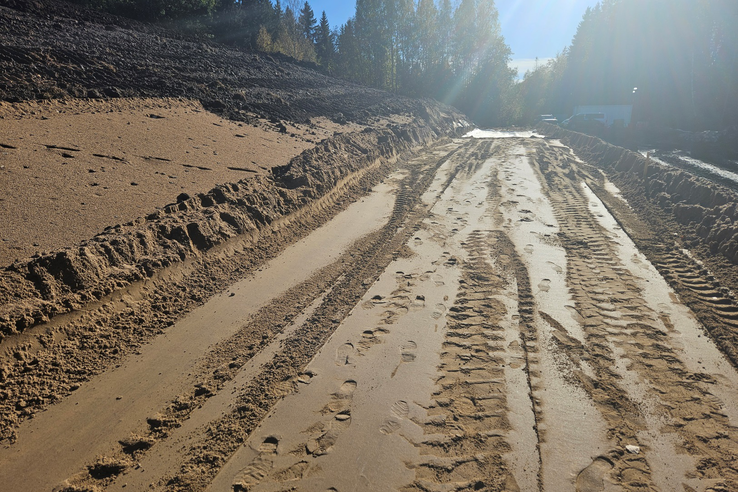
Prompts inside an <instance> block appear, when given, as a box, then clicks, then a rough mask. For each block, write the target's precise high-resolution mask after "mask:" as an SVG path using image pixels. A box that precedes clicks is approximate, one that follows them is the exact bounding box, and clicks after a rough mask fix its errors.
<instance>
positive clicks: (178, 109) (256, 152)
mask: <svg viewBox="0 0 738 492" xmlns="http://www.w3.org/2000/svg"><path fill="white" fill-rule="evenodd" d="M315 121H316V123H315V124H307V125H301V124H297V125H289V124H288V125H287V126H283V129H284V130H283V131H280V129H281V128H278V127H277V125H275V124H272V123H269V122H267V121H265V120H258V119H256V118H255V119H254V120H253V123H252V124H245V123H238V122H233V121H228V120H224V119H222V118H219V117H218V116H216V115H214V114H212V113H210V112H208V111H206V110H205V109H204V108H203V107H202V105H201V104H200V103H198V102H195V101H188V100H177V99H122V100H113V101H81V100H68V101H49V102H44V103H17V104H11V103H3V104H0V135H1V137H0V146H2V147H0V155H2V163H0V166H2V168H1V169H0V189H2V190H3V193H2V196H1V197H0V214H2V216H3V221H2V223H0V265H3V266H4V265H8V264H10V263H11V262H12V261H14V260H16V259H20V258H24V257H28V256H31V255H32V254H34V253H37V252H43V251H51V250H54V249H59V248H62V247H64V246H72V245H74V244H76V243H78V242H80V241H82V240H83V239H87V238H90V237H92V236H94V235H95V234H97V233H99V232H101V231H102V230H103V229H104V228H105V227H108V226H114V225H116V224H123V223H125V222H130V221H132V220H135V219H137V218H138V217H141V216H144V215H147V214H149V213H152V212H153V211H155V210H156V209H158V208H162V207H163V206H165V205H167V204H169V203H172V202H174V201H175V199H176V198H177V196H178V195H180V194H181V193H186V194H188V195H194V194H196V193H199V192H202V191H206V190H209V189H211V188H212V187H214V186H215V185H217V184H223V183H229V182H234V181H238V180H239V179H241V178H243V177H244V176H248V175H250V174H257V173H258V174H265V173H266V174H267V175H268V174H269V171H270V169H271V168H272V167H274V166H284V165H286V164H287V163H288V162H289V161H290V159H291V158H293V157H295V156H296V155H298V154H300V153H301V152H302V151H304V150H305V149H307V148H311V147H312V146H314V145H315V144H316V143H318V142H320V141H322V140H323V139H325V138H327V137H332V136H333V133H334V132H335V131H356V130H360V129H361V128H362V127H361V126H359V125H338V124H335V123H332V122H330V121H329V120H326V119H316V120H315Z"/></svg>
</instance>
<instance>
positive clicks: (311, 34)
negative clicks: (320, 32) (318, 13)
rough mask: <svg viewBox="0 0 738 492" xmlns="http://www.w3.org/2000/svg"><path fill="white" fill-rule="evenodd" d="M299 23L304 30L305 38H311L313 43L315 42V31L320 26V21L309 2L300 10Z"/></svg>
mask: <svg viewBox="0 0 738 492" xmlns="http://www.w3.org/2000/svg"><path fill="white" fill-rule="evenodd" d="M298 23H299V24H300V29H301V30H302V35H303V36H304V37H305V39H307V40H309V41H310V42H311V43H315V31H316V29H317V28H318V23H317V21H316V20H315V14H314V13H313V9H312V8H311V7H310V4H309V3H307V2H305V5H304V6H303V7H302V10H300V17H299V18H298Z"/></svg>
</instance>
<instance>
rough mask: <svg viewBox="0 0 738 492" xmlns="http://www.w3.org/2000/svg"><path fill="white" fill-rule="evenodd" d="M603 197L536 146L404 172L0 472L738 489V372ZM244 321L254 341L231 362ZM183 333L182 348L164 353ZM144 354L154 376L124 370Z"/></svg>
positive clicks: (581, 170)
mask: <svg viewBox="0 0 738 492" xmlns="http://www.w3.org/2000/svg"><path fill="white" fill-rule="evenodd" d="M476 136H477V137H489V136H490V134H485V133H477V134H476ZM599 185H602V186H599ZM593 189H596V190H598V192H599V193H609V195H608V196H606V197H604V196H597V195H596V194H595V193H594V192H593V191H592V190H593ZM605 190H609V191H605ZM393 195H394V196H393ZM616 195H617V190H615V189H614V188H613V187H612V186H610V185H607V183H603V182H602V177H601V176H600V175H599V174H598V173H595V172H593V170H592V169H591V168H589V166H587V165H585V164H584V163H582V162H580V161H578V159H577V158H576V157H575V156H574V155H573V153H572V152H571V151H570V150H569V149H568V148H566V147H564V146H562V145H561V144H558V143H557V142H556V141H551V140H543V139H539V138H530V137H525V138H523V137H512V138H473V139H459V140H456V141H453V142H451V143H447V144H445V145H442V146H438V147H436V148H434V149H431V150H429V151H428V152H426V153H425V154H423V155H420V156H418V157H417V158H415V159H413V160H411V161H409V162H404V163H400V164H399V166H398V170H397V171H396V172H395V173H394V174H392V175H391V177H390V178H389V179H387V180H386V181H385V182H384V183H383V184H382V185H380V186H379V187H377V188H376V189H375V190H374V192H373V193H372V194H371V195H370V196H369V197H367V198H366V199H364V201H363V202H359V203H357V204H355V205H353V206H352V207H350V208H349V209H348V210H347V211H346V212H343V213H342V214H340V215H339V216H338V217H337V218H336V219H334V221H333V222H331V223H329V224H328V225H326V226H325V227H323V228H321V229H318V230H316V231H315V232H314V233H313V234H312V235H311V236H310V237H309V238H308V239H306V240H305V241H304V242H302V243H299V244H297V245H295V246H294V247H293V248H290V249H289V250H287V251H286V252H285V253H284V254H283V255H282V256H281V257H280V258H279V259H278V260H275V261H274V262H272V264H270V265H268V266H267V267H265V268H264V269H263V270H262V271H261V272H259V274H258V275H256V277H254V278H252V279H247V280H245V281H243V282H242V283H240V284H237V285H236V286H234V287H233V288H232V289H231V291H232V292H233V294H234V295H233V296H229V295H228V294H226V295H224V296H219V297H216V298H214V299H213V300H211V301H210V302H209V303H207V304H205V306H203V307H202V308H201V309H198V310H197V311H195V312H193V313H192V314H191V315H189V316H187V317H186V318H184V319H182V320H181V321H180V322H179V323H178V324H176V325H174V326H172V327H171V328H170V329H169V330H168V331H167V332H166V333H165V334H163V335H162V336H161V339H160V340H157V341H155V342H154V343H152V344H151V345H150V346H147V347H144V348H142V350H141V351H140V352H141V353H140V354H138V355H137V356H136V357H133V358H131V359H128V360H127V361H126V362H125V363H124V364H122V365H121V366H120V367H118V368H116V369H114V370H111V371H109V372H107V373H105V374H103V375H101V376H100V377H98V378H96V379H94V380H92V381H90V382H89V384H87V385H85V386H83V387H82V388H80V390H78V391H77V392H75V393H74V394H73V396H72V397H70V398H68V399H67V400H66V401H65V402H62V403H61V404H59V405H56V406H53V407H51V408H50V409H49V410H48V411H47V412H45V413H43V414H41V415H39V416H37V417H36V418H35V419H32V420H29V421H27V422H25V423H24V424H22V425H21V427H20V429H19V431H18V440H17V442H16V443H15V444H13V445H12V446H10V447H7V448H5V449H2V450H0V483H2V484H4V486H8V487H9V489H8V490H18V491H21V490H48V489H51V488H52V487H53V486H54V484H59V483H62V482H64V481H65V480H66V483H67V485H68V486H69V487H70V488H69V489H68V490H87V489H85V488H84V487H88V488H90V489H93V488H95V487H97V488H99V489H100V490H211V491H214V492H215V491H230V490H236V491H238V490H249V491H252V490H254V491H256V490H264V491H268V490H274V491H277V490H316V491H317V490H320V491H324V490H333V491H348V490H406V491H410V490H438V491H446V490H499V491H502V490H508V491H515V490H522V491H533V490H547V491H565V490H577V491H611V490H662V491H675V490H680V491H681V490H684V491H708V490H714V491H722V490H737V489H738V469H737V467H738V465H736V462H738V461H737V460H736V456H737V455H738V429H737V428H736V425H738V374H736V370H735V369H734V368H733V366H731V365H730V364H729V363H728V362H727V361H726V359H725V358H724V357H723V355H722V354H721V353H720V352H719V351H718V349H717V348H716V347H715V345H714V343H713V342H712V341H711V339H710V338H709V337H707V336H706V335H705V333H704V330H703V329H702V327H701V326H700V324H699V322H698V320H697V319H696V317H695V316H694V315H693V314H692V313H691V312H690V311H689V310H688V309H687V308H686V307H685V306H684V305H683V304H682V303H681V302H680V300H679V298H678V296H677V295H676V294H675V293H674V292H673V291H672V290H671V288H670V287H669V285H668V284H667V283H666V281H665V280H664V279H663V278H662V277H661V276H660V275H659V274H658V272H657V270H656V269H655V268H654V266H653V265H652V264H651V263H650V262H649V260H648V259H647V258H646V257H645V256H644V255H643V254H641V253H640V252H639V251H638V248H637V247H636V246H635V244H634V243H633V242H632V241H631V240H630V238H629V237H628V236H627V234H625V232H624V231H623V230H622V229H621V225H623V226H625V227H626V229H627V216H619V217H618V221H619V222H618V221H616V220H615V218H613V216H612V215H611V213H610V212H609V209H608V208H607V207H606V206H605V205H604V203H610V202H612V201H613V200H616V201H617V200H619V199H618V198H617V196H616ZM393 198H394V199H393ZM392 202H394V205H393V204H392ZM603 202H604V203H603ZM622 208H623V210H626V211H627V207H622ZM624 213H625V214H626V215H627V212H624ZM362 234H365V235H362ZM338 238H342V239H343V240H342V241H339V240H338ZM353 240H355V242H351V241H353ZM300 248H302V249H300ZM290 265H293V266H290ZM280 268H283V269H284V268H286V269H287V270H288V271H290V272H291V273H294V276H293V277H292V278H288V277H287V276H286V274H284V273H279V269H280ZM695 282H696V281H695ZM695 285H696V283H695ZM229 301H230V303H229ZM234 306H235V307H234ZM220 325H225V326H227V327H226V328H223V329H218V330H208V332H211V333H209V337H210V338H208V339H207V340H205V339H203V338H202V337H195V336H192V335H187V334H186V333H187V332H186V330H188V329H194V330H195V331H197V327H198V326H199V327H201V328H202V327H204V326H207V327H209V328H214V327H216V326H220ZM188 326H194V328H188ZM265 327H267V328H265ZM258 332H261V333H263V337H264V340H265V342H264V344H263V347H264V348H263V349H261V351H260V352H258V354H257V355H255V356H254V357H252V358H251V359H249V360H248V361H247V362H246V363H245V364H243V365H240V363H239V364H236V365H235V366H233V367H231V364H229V363H228V360H230V359H229V358H228V357H230V356H233V360H236V358H235V354H236V353H237V352H238V350H240V349H241V348H242V347H240V345H239V336H244V333H258ZM178 339H179V341H178V342H176V343H178V345H177V349H176V353H177V354H179V353H180V352H181V353H184V354H186V355H185V356H183V358H181V359H180V358H179V357H164V356H163V355H164V354H167V353H170V355H171V354H174V351H173V350H170V349H168V348H167V347H172V346H174V345H172V344H173V343H175V340H178ZM223 354H226V356H225V358H224V356H223ZM224 361H225V362H224ZM145 364H148V365H145ZM142 367H145V368H146V370H145V371H144V372H143V376H139V377H143V379H146V377H148V378H149V379H150V378H152V377H153V378H154V379H157V378H159V377H162V378H164V379H166V380H167V382H166V383H165V384H164V385H157V384H156V383H154V384H153V385H151V386H146V385H144V384H143V383H140V382H134V381H138V380H133V379H131V378H132V377H133V375H134V374H140V373H141V368H142ZM226 369H230V372H228V371H227V370H226ZM158 373H161V374H158ZM225 373H227V377H226V376H223V377H220V375H222V374H225ZM116 378H118V379H116ZM113 380H118V381H129V384H128V385H123V384H122V383H120V382H119V383H114V382H113ZM192 392H194V394H195V395H197V396H198V397H199V398H200V399H199V400H197V401H198V404H197V405H196V406H194V407H193V408H191V409H189V410H188V412H187V413H186V414H183V413H182V412H179V411H178V402H183V401H184V400H185V399H184V395H188V394H190V393H192ZM183 415H184V416H183ZM93 417H94V418H93ZM90 422H92V424H91V425H88V424H89V423H90ZM83 426H86V427H88V428H89V427H92V429H91V430H89V431H88V432H83V431H82V430H81V428H82V427H83ZM92 444H94V445H92ZM57 446H59V447H58V448H57ZM52 447H53V449H54V451H51V448H52ZM62 448H63V451H61V449H62ZM62 458H63V459H62ZM62 462H63V463H62ZM38 470H45V471H46V472H45V473H40V472H39V471H38ZM21 477H22V478H21Z"/></svg>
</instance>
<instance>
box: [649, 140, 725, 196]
mask: <svg viewBox="0 0 738 492" xmlns="http://www.w3.org/2000/svg"><path fill="white" fill-rule="evenodd" d="M639 152H640V153H641V155H643V156H644V157H645V156H649V157H650V159H651V160H653V161H654V162H657V163H659V164H661V165H663V166H666V167H672V168H673V167H678V168H682V169H684V170H686V171H689V172H692V173H694V174H697V175H705V176H706V177H713V178H717V179H718V180H719V181H721V182H722V183H724V184H726V185H728V186H730V187H731V188H733V189H736V187H738V173H735V172H733V171H729V170H727V169H723V168H722V167H718V166H716V165H715V164H710V163H709V162H705V161H701V160H699V159H695V158H694V157H691V156H688V155H685V154H684V153H683V152H680V151H671V152H662V151H658V150H656V149H643V150H639ZM659 155H662V156H663V158H659V157H658V156H659ZM734 164H735V163H734Z"/></svg>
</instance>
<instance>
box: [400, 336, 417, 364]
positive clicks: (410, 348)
mask: <svg viewBox="0 0 738 492" xmlns="http://www.w3.org/2000/svg"><path fill="white" fill-rule="evenodd" d="M417 348H418V344H417V343H415V342H413V341H412V340H410V341H407V342H405V343H403V344H402V346H401V347H400V359H401V360H402V362H413V361H414V360H415V349H417Z"/></svg>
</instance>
